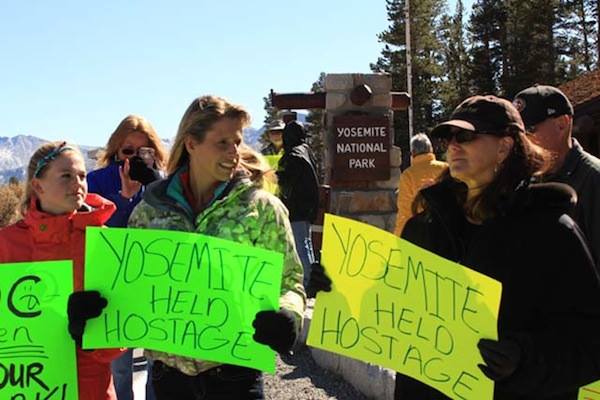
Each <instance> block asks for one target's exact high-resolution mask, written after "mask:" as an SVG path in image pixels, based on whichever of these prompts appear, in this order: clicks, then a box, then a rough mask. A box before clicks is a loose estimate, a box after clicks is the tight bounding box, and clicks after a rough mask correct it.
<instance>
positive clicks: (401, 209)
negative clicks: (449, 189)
mask: <svg viewBox="0 0 600 400" xmlns="http://www.w3.org/2000/svg"><path fill="white" fill-rule="evenodd" d="M410 154H411V156H412V158H411V165H410V167H408V168H407V169H405V170H404V172H402V175H400V181H399V183H398V197H397V205H398V214H397V215H396V227H395V228H394V234H396V235H398V236H400V234H401V233H402V229H404V224H406V221H408V220H409V218H411V217H412V216H413V212H412V203H413V200H414V199H415V197H416V196H417V193H419V190H421V189H423V187H426V186H429V185H430V184H432V183H433V181H434V180H435V179H437V178H438V177H439V176H440V174H441V173H442V172H444V171H445V170H446V169H447V168H448V164H446V163H445V162H443V161H437V160H436V159H435V154H433V146H432V145H431V141H430V140H429V138H428V137H427V135H425V134H424V133H419V134H417V135H414V136H413V137H412V139H411V140H410Z"/></svg>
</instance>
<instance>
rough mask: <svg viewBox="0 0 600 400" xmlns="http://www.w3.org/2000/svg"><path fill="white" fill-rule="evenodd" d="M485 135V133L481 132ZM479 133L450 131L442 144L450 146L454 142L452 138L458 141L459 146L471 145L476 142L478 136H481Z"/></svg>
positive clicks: (458, 130)
mask: <svg viewBox="0 0 600 400" xmlns="http://www.w3.org/2000/svg"><path fill="white" fill-rule="evenodd" d="M480 133H483V132H480ZM480 133H477V132H475V131H468V130H466V129H456V130H454V129H453V130H450V131H448V134H447V135H446V136H445V137H443V138H442V139H441V140H442V143H443V144H445V145H446V146H447V145H448V144H450V142H451V141H452V138H454V140H455V141H456V143H459V144H463V143H469V142H472V141H473V140H475V139H476V138H477V135H478V134H480Z"/></svg>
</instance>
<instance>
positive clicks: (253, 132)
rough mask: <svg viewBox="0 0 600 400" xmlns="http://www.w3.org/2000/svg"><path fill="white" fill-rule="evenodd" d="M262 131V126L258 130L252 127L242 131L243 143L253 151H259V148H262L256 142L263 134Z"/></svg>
mask: <svg viewBox="0 0 600 400" xmlns="http://www.w3.org/2000/svg"><path fill="white" fill-rule="evenodd" d="M264 131H265V126H264V125H263V126H261V127H260V128H259V129H255V128H252V127H249V128H246V129H244V143H246V144H247V145H248V146H250V147H252V148H253V149H254V150H256V151H260V148H261V147H262V146H261V144H260V142H259V141H258V140H259V139H260V136H261V135H262V134H263V132H264Z"/></svg>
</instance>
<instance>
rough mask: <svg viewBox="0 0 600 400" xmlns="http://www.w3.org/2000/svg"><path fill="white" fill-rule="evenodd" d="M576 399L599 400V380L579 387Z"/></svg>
mask: <svg viewBox="0 0 600 400" xmlns="http://www.w3.org/2000/svg"><path fill="white" fill-rule="evenodd" d="M577 400H600V381H596V382H594V383H590V384H589V385H586V386H583V387H581V388H579V394H578V395H577Z"/></svg>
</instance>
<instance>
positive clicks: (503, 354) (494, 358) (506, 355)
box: [477, 339, 521, 381]
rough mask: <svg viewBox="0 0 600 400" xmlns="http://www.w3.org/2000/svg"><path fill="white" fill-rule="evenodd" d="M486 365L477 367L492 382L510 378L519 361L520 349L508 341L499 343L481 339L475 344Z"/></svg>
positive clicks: (516, 344)
mask: <svg viewBox="0 0 600 400" xmlns="http://www.w3.org/2000/svg"><path fill="white" fill-rule="evenodd" d="M477 347H479V351H480V352H481V356H482V357H483V361H485V364H486V365H483V364H479V365H477V366H478V367H479V369H480V370H481V372H483V373H484V374H485V376H487V377H488V378H490V379H491V380H493V381H500V380H502V379H506V378H508V377H510V376H511V375H512V374H513V373H514V372H515V371H516V370H517V367H518V366H519V362H520V361H521V348H520V347H519V345H518V343H516V342H515V341H514V340H510V339H502V340H499V341H496V340H490V339H481V340H479V343H478V344H477Z"/></svg>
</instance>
